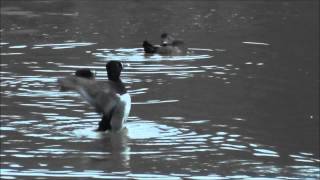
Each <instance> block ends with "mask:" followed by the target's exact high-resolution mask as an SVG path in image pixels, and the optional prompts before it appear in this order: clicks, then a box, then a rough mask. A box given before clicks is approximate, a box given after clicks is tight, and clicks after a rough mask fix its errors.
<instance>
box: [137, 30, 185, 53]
mask: <svg viewBox="0 0 320 180" xmlns="http://www.w3.org/2000/svg"><path fill="white" fill-rule="evenodd" d="M160 37H161V43H160V45H153V44H151V43H150V42H149V41H147V40H145V41H143V43H142V46H143V49H144V52H145V54H160V55H183V54H186V53H187V48H186V47H185V44H184V42H183V41H182V40H176V39H175V38H174V37H173V36H171V35H170V34H168V33H162V34H161V36H160Z"/></svg>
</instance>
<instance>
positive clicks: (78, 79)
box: [58, 61, 131, 131]
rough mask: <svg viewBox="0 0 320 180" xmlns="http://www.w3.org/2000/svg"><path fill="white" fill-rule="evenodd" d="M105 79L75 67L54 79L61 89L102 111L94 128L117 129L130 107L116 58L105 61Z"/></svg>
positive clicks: (122, 125) (128, 96) (124, 120)
mask: <svg viewBox="0 0 320 180" xmlns="http://www.w3.org/2000/svg"><path fill="white" fill-rule="evenodd" d="M106 69H107V73H108V79H109V80H108V81H107V82H105V81H96V80H95V79H94V75H93V73H92V72H91V71H90V69H80V70H77V71H76V73H75V75H72V76H67V77H65V78H61V79H58V83H59V85H60V87H61V89H62V90H64V91H76V92H78V93H79V94H80V95H81V97H82V98H83V99H84V100H85V101H87V102H88V103H89V104H90V105H91V106H93V107H94V108H95V110H96V111H97V112H98V113H100V114H102V119H101V121H100V122H99V127H98V129H97V131H106V130H114V131H117V130H120V129H122V128H123V127H124V124H125V122H126V120H127V119H128V116H129V113H130V109H131V97H130V95H129V94H128V93H127V90H126V88H125V86H124V84H123V82H122V81H121V79H120V74H121V71H122V69H123V67H122V64H121V63H120V62H118V61H110V62H108V63H107V64H106Z"/></svg>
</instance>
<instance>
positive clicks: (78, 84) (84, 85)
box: [58, 76, 120, 113]
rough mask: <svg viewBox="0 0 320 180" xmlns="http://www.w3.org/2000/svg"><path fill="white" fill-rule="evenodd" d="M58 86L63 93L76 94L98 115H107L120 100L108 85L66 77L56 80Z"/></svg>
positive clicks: (75, 77)
mask: <svg viewBox="0 0 320 180" xmlns="http://www.w3.org/2000/svg"><path fill="white" fill-rule="evenodd" d="M58 84H59V86H60V88H61V89H62V90H64V91H76V92H78V93H79V94H80V95H81V97H82V98H83V99H84V100H85V101H87V102H88V103H89V104H90V105H92V106H93V107H94V108H95V109H96V111H97V112H99V113H109V112H110V111H111V109H112V108H113V107H114V106H115V105H116V104H117V103H118V102H119V100H120V98H119V96H118V95H117V93H116V92H115V90H114V88H113V86H112V85H111V84H110V83H106V82H99V81H96V80H92V79H86V78H81V77H77V76H67V77H65V78H60V79H58Z"/></svg>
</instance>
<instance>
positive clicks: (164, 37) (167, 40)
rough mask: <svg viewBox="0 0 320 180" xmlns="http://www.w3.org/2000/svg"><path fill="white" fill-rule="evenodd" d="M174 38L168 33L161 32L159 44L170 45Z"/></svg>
mask: <svg viewBox="0 0 320 180" xmlns="http://www.w3.org/2000/svg"><path fill="white" fill-rule="evenodd" d="M174 40H175V39H174V37H172V36H171V35H169V34H168V33H162V34H161V46H167V45H171V44H172V42H173V41H174Z"/></svg>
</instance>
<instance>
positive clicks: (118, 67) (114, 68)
mask: <svg viewBox="0 0 320 180" xmlns="http://www.w3.org/2000/svg"><path fill="white" fill-rule="evenodd" d="M122 69H123V67H122V64H121V62H119V61H110V62H108V63H107V64H106V70H107V73H108V79H109V80H111V81H119V80H120V74H121V71H122Z"/></svg>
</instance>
